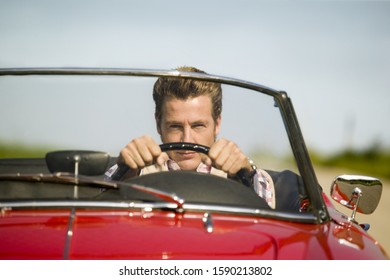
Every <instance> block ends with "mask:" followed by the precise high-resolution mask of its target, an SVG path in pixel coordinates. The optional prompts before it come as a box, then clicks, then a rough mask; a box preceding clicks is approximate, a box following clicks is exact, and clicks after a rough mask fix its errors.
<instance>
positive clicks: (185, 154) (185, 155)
mask: <svg viewBox="0 0 390 280" xmlns="http://www.w3.org/2000/svg"><path fill="white" fill-rule="evenodd" d="M176 154H177V155H178V156H179V157H181V158H185V159H191V158H193V157H194V156H195V155H196V154H197V153H196V152H193V151H178V152H176Z"/></svg>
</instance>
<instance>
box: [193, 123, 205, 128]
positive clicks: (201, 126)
mask: <svg viewBox="0 0 390 280" xmlns="http://www.w3.org/2000/svg"><path fill="white" fill-rule="evenodd" d="M203 127H206V126H205V125H204V124H203V123H198V124H195V125H193V128H203Z"/></svg>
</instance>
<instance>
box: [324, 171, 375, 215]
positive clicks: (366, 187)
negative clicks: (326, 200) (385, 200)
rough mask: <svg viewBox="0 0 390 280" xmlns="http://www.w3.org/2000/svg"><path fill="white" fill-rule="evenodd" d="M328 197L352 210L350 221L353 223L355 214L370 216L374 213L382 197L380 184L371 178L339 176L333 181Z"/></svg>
mask: <svg viewBox="0 0 390 280" xmlns="http://www.w3.org/2000/svg"><path fill="white" fill-rule="evenodd" d="M330 195H331V197H332V198H333V199H334V200H335V201H337V202H338V203H340V204H341V205H343V206H345V207H347V208H349V209H352V216H351V218H350V220H351V221H355V215H356V212H359V213H363V214H371V213H373V212H374V211H375V209H376V207H377V206H378V204H379V200H380V198H381V195H382V182H381V181H380V180H379V179H377V178H373V177H367V176H360V175H341V176H338V177H336V178H335V179H334V180H333V183H332V186H331V190H330Z"/></svg>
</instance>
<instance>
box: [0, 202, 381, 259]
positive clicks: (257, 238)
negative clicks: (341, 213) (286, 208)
mask: <svg viewBox="0 0 390 280" xmlns="http://www.w3.org/2000/svg"><path fill="white" fill-rule="evenodd" d="M71 217H73V218H71ZM335 229H336V228H335ZM335 229H331V228H330V225H314V224H301V223H292V222H283V221H277V220H269V219H263V218H259V217H250V216H242V215H241V216H239V215H229V214H221V213H214V214H210V213H209V214H206V215H205V213H201V212H186V213H176V212H172V211H156V210H153V211H148V209H144V210H143V211H96V210H95V211H88V210H78V211H76V212H75V213H72V212H70V211H62V210H58V211H50V212H48V211H20V210H19V211H9V212H7V213H5V214H4V213H3V216H2V218H1V219H0V232H1V236H2V238H1V239H0V248H1V250H0V258H1V259H149V260H152V259H202V260H208V259H266V260H273V259H333V258H343V254H344V258H350V257H351V256H353V251H354V250H359V251H369V252H376V254H377V255H372V256H370V257H378V256H380V252H379V250H378V248H364V246H365V244H366V242H365V240H364V238H361V240H360V241H359V242H360V244H363V248H361V247H360V248H356V247H355V248H354V247H352V246H350V245H348V244H347V245H345V246H343V245H342V244H341V242H339V239H338V238H337V234H338V235H340V231H342V229H340V228H338V229H337V231H336V230H335ZM343 238H344V237H343ZM350 243H351V242H350ZM332 244H333V245H334V246H333V245H332ZM340 244H341V245H342V248H339V247H340ZM367 244H370V242H367ZM334 248H339V249H337V250H335V249H334ZM356 256H358V257H362V256H363V258H364V254H361V253H360V254H358V255H356ZM366 257H367V258H368V256H367V255H366Z"/></svg>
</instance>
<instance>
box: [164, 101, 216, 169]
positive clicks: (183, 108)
mask: <svg viewBox="0 0 390 280" xmlns="http://www.w3.org/2000/svg"><path fill="white" fill-rule="evenodd" d="M220 124H221V117H219V118H218V119H217V121H216V122H215V121H214V119H213V117H212V104H211V99H210V97H208V96H199V97H195V98H189V99H187V100H180V99H177V98H166V99H165V100H164V102H163V106H162V110H161V120H160V123H158V121H157V130H158V133H159V134H160V136H161V140H162V142H163V143H169V142H190V143H195V144H201V145H205V146H209V147H210V146H211V145H212V144H213V143H214V141H215V138H216V136H217V134H218V133H219V130H220ZM169 156H170V158H171V159H173V160H174V161H176V162H177V163H178V164H179V166H180V168H181V169H182V170H195V169H196V168H197V167H198V165H199V163H200V161H201V156H200V154H199V153H196V152H192V151H171V152H169Z"/></svg>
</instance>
